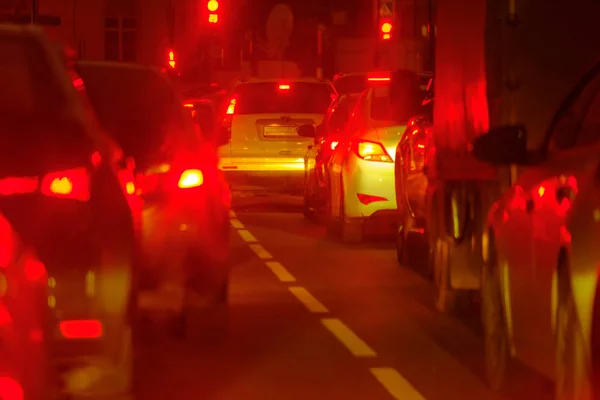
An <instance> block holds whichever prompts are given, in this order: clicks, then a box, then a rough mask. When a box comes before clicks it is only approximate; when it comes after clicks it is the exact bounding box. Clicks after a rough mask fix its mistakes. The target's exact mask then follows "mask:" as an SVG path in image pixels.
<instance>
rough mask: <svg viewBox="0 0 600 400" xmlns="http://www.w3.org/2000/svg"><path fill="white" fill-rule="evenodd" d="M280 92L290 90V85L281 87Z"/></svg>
mask: <svg viewBox="0 0 600 400" xmlns="http://www.w3.org/2000/svg"><path fill="white" fill-rule="evenodd" d="M279 90H290V85H279Z"/></svg>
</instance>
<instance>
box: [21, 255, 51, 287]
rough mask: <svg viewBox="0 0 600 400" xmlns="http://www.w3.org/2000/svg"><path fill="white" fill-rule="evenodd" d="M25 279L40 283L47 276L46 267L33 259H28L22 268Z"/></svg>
mask: <svg viewBox="0 0 600 400" xmlns="http://www.w3.org/2000/svg"><path fill="white" fill-rule="evenodd" d="M23 269H24V271H25V277H26V278H27V279H28V280H30V281H40V280H42V279H44V278H45V277H46V276H47V272H46V266H45V265H44V263H43V262H41V261H40V260H38V259H35V258H33V257H28V258H27V259H26V260H25V265H24V266H23Z"/></svg>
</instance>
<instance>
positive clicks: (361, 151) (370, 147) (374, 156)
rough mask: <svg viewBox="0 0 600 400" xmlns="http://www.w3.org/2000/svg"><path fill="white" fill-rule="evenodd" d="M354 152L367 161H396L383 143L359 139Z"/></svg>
mask: <svg viewBox="0 0 600 400" xmlns="http://www.w3.org/2000/svg"><path fill="white" fill-rule="evenodd" d="M354 152H355V153H356V155H357V156H358V157H360V158H362V159H363V160H366V161H380V162H389V163H391V162H394V161H393V160H392V157H390V155H389V154H388V152H387V151H386V149H385V148H384V147H383V145H382V144H381V143H377V142H370V141H367V140H359V141H356V142H355V144H354Z"/></svg>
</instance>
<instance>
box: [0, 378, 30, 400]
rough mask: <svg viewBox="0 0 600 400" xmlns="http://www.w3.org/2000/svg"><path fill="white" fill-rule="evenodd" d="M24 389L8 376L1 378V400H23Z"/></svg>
mask: <svg viewBox="0 0 600 400" xmlns="http://www.w3.org/2000/svg"><path fill="white" fill-rule="evenodd" d="M24 398H25V395H24V394H23V388H22V387H21V384H19V382H17V381H15V380H14V379H12V378H9V377H7V376H2V377H0V399H2V400H23V399H24Z"/></svg>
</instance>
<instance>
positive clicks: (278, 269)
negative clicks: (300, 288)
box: [265, 261, 296, 282]
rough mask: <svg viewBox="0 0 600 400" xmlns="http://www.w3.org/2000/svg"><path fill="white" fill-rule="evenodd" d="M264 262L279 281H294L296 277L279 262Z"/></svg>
mask: <svg viewBox="0 0 600 400" xmlns="http://www.w3.org/2000/svg"><path fill="white" fill-rule="evenodd" d="M265 264H266V266H267V267H268V268H269V269H270V270H271V271H272V272H273V273H274V274H275V276H276V277H277V278H279V280H280V281H281V282H296V278H294V276H293V275H292V274H290V273H289V271H288V270H287V269H285V267H284V266H283V265H281V263H280V262H278V261H267V262H265Z"/></svg>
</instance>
